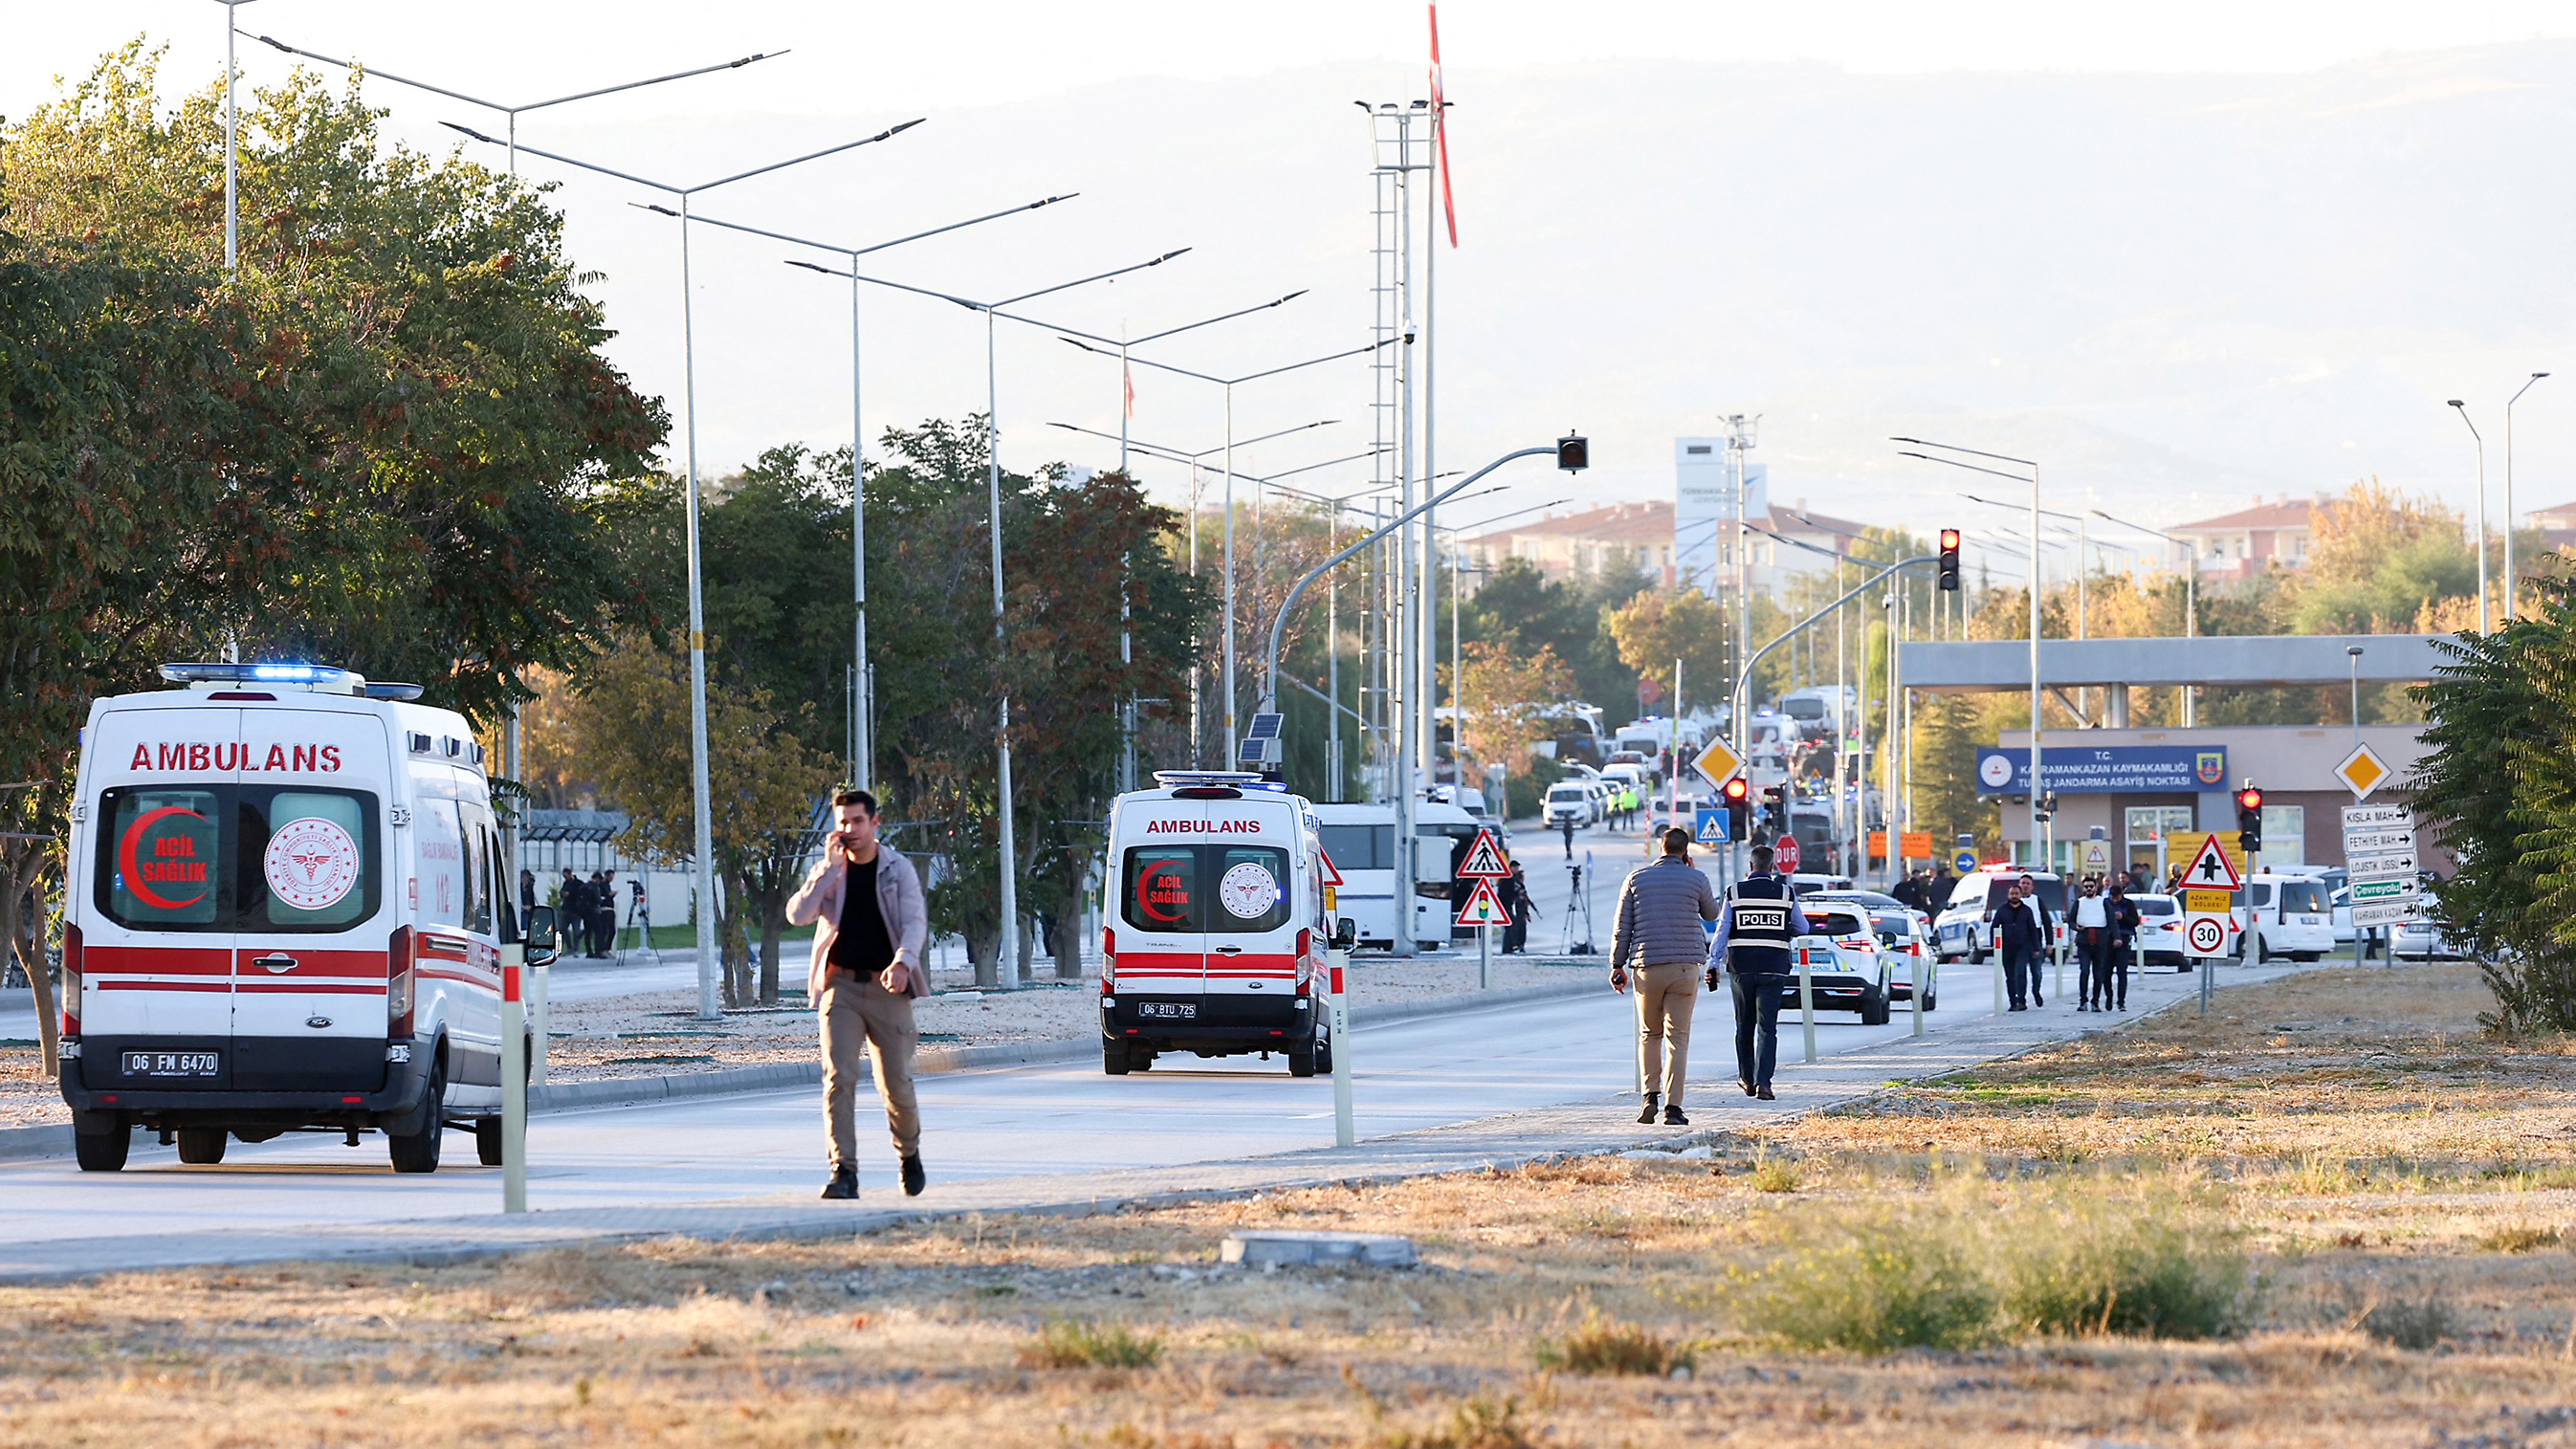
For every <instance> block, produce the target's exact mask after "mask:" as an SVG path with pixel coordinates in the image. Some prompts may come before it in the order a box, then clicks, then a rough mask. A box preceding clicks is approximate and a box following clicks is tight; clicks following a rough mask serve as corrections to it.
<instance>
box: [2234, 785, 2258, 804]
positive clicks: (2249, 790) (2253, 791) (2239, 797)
mask: <svg viewBox="0 0 2576 1449" xmlns="http://www.w3.org/2000/svg"><path fill="white" fill-rule="evenodd" d="M2236 808H2237V809H2239V810H2260V809H2262V808H2263V791H2262V790H2261V788H2260V787H2258V786H2254V785H2248V786H2246V787H2245V788H2244V789H2242V790H2239V791H2237V792H2236Z"/></svg>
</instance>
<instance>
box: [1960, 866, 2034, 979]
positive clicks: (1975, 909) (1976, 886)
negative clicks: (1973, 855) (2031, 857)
mask: <svg viewBox="0 0 2576 1449" xmlns="http://www.w3.org/2000/svg"><path fill="white" fill-rule="evenodd" d="M2023 876H2029V877H2030V880H2031V884H2032V885H2033V886H2034V887H2036V888H2037V889H2038V891H2039V899H2040V904H2042V905H2044V906H2046V907H2048V919H2049V921H2050V923H2051V925H2052V927H2053V929H2052V930H2051V931H2050V933H2049V936H2050V939H2049V951H2050V953H2051V954H2052V955H2055V954H2056V953H2058V952H2062V951H2063V950H2064V949H2065V947H2066V882H2065V881H2064V880H2063V879H2061V878H2059V877H2058V875H2057V874H2056V873H2055V872H2053V871H2045V870H2021V869H2018V868H2016V867H2014V866H2010V865H1986V866H1980V867H1978V868H1977V869H1975V870H1973V871H1971V872H1969V873H1968V874H1966V875H1963V876H1961V877H1959V883H1958V884H1957V885H1954V886H1952V887H1951V888H1950V899H1949V901H1948V902H1947V903H1946V904H1944V905H1943V906H1942V907H1941V913H1940V914H1939V915H1937V916H1935V917H1933V919H1932V934H1933V936H1934V938H1935V939H1936V940H1938V941H1939V942H1940V946H1939V950H1940V953H1941V959H1942V960H1944V961H1961V960H1964V961H1967V962H1970V963H1972V964H1980V963H1983V962H1984V961H1985V959H1986V953H1988V952H1990V951H1992V950H1994V949H1995V928H1994V925H1993V924H1992V923H1991V922H1989V921H1988V920H1987V919H1986V913H1987V912H1988V911H1992V910H1995V909H1997V908H1999V907H2000V906H2002V905H2003V903H2004V897H2005V895H2006V894H2007V893H2009V892H2010V891H2011V890H2012V883H2013V882H2014V881H2017V880H2019V879H2021V878H2022V877H2023Z"/></svg>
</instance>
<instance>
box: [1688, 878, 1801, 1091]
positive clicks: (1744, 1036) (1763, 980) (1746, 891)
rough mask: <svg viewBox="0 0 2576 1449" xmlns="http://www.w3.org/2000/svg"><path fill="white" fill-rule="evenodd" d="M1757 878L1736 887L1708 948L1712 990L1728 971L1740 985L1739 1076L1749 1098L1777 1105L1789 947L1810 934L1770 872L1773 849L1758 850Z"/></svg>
mask: <svg viewBox="0 0 2576 1449" xmlns="http://www.w3.org/2000/svg"><path fill="white" fill-rule="evenodd" d="M1752 866H1753V871H1752V874H1750V875H1747V876H1746V877H1745V878H1744V879H1743V880H1742V881H1741V882H1739V883H1738V884H1737V885H1736V887H1735V892H1734V895H1733V897H1732V898H1731V899H1729V900H1728V901H1727V903H1726V911H1725V914H1724V915H1722V916H1720V917H1719V918H1718V923H1717V935H1716V936H1715V937H1714V938H1713V939H1712V940H1711V941H1710V942H1709V946H1708V987H1709V989H1710V990H1711V991H1714V990H1716V989H1717V977H1718V973H1719V972H1720V971H1721V970H1723V971H1725V972H1726V974H1727V979H1728V980H1730V981H1731V982H1733V983H1734V987H1735V1076H1736V1080H1737V1081H1738V1082H1740V1083H1741V1084H1742V1085H1743V1087H1744V1095H1746V1096H1748V1097H1759V1098H1761V1099H1762V1100H1763V1101H1765V1102H1770V1101H1775V1100H1777V1098H1775V1097H1774V1096H1773V1095H1772V1092H1771V1068H1772V1066H1773V1065H1774V1064H1775V1063H1777V1062H1778V1061H1779V1058H1780V997H1781V994H1782V993H1783V992H1784V991H1786V990H1787V989H1788V985H1789V950H1790V943H1791V942H1792V941H1794V940H1796V939H1797V938H1798V937H1800V936H1803V935H1805V934H1807V929H1808V928H1807V916H1806V913H1805V912H1804V911H1801V910H1799V909H1798V897H1797V892H1796V891H1795V890H1794V889H1793V888H1792V887H1791V886H1790V884H1789V882H1788V881H1787V880H1785V879H1783V878H1782V877H1780V876H1778V875H1775V874H1773V873H1772V870H1771V847H1769V846H1767V845H1757V846H1755V847H1753V854H1752Z"/></svg>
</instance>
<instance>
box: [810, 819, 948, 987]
mask: <svg viewBox="0 0 2576 1449" xmlns="http://www.w3.org/2000/svg"><path fill="white" fill-rule="evenodd" d="M849 878H850V867H849V863H848V862H847V861H845V860H843V859H842V858H841V853H840V852H839V851H837V850H834V851H831V852H829V853H828V854H827V855H826V857H825V859H824V861H823V863H822V864H820V865H818V866H816V867H814V873H813V874H811V875H809V876H807V877H805V884H803V885H801V886H798V887H797V888H796V894H795V895H793V896H790V897H788V900H787V924H789V925H791V926H802V925H805V924H806V923H808V922H812V923H813V926H814V965H813V967H812V969H811V970H809V971H808V972H807V973H806V976H805V994H806V999H807V1000H809V1001H817V1002H819V1001H821V1000H822V999H823V974H824V973H825V972H826V971H828V970H829V969H830V963H831V959H832V941H833V938H835V937H837V936H839V935H840V934H841V890H842V887H843V886H844V884H845V883H846V882H847V881H848V880H849ZM877 910H878V911H880V912H882V913H883V914H884V916H885V926H886V939H888V940H890V941H892V942H894V959H896V960H897V961H900V962H902V963H903V964H904V966H905V968H906V972H907V974H908V975H910V976H911V978H912V982H911V985H910V986H909V988H908V990H909V992H910V994H912V995H914V996H927V995H929V994H930V973H929V971H927V970H925V969H924V968H923V966H922V961H921V953H922V948H923V945H924V943H925V942H926V941H927V940H928V938H929V935H930V906H929V903H928V902H927V901H925V900H924V899H923V898H922V894H921V874H920V872H918V871H916V870H914V869H913V868H912V862H911V861H909V860H907V859H905V858H904V856H903V853H902V852H900V851H898V850H896V849H894V848H893V847H892V846H888V845H879V846H878V847H877Z"/></svg>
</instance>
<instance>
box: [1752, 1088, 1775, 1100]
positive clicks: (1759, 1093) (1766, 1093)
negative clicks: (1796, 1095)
mask: <svg viewBox="0 0 2576 1449" xmlns="http://www.w3.org/2000/svg"><path fill="white" fill-rule="evenodd" d="M1753 1095H1754V1096H1756V1097H1759V1098H1761V1099H1762V1100H1763V1101H1765V1102H1776V1101H1778V1100H1780V1099H1779V1098H1778V1097H1775V1096H1773V1095H1772V1094H1771V1089H1770V1088H1769V1087H1756V1088H1754V1089H1753Z"/></svg>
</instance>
